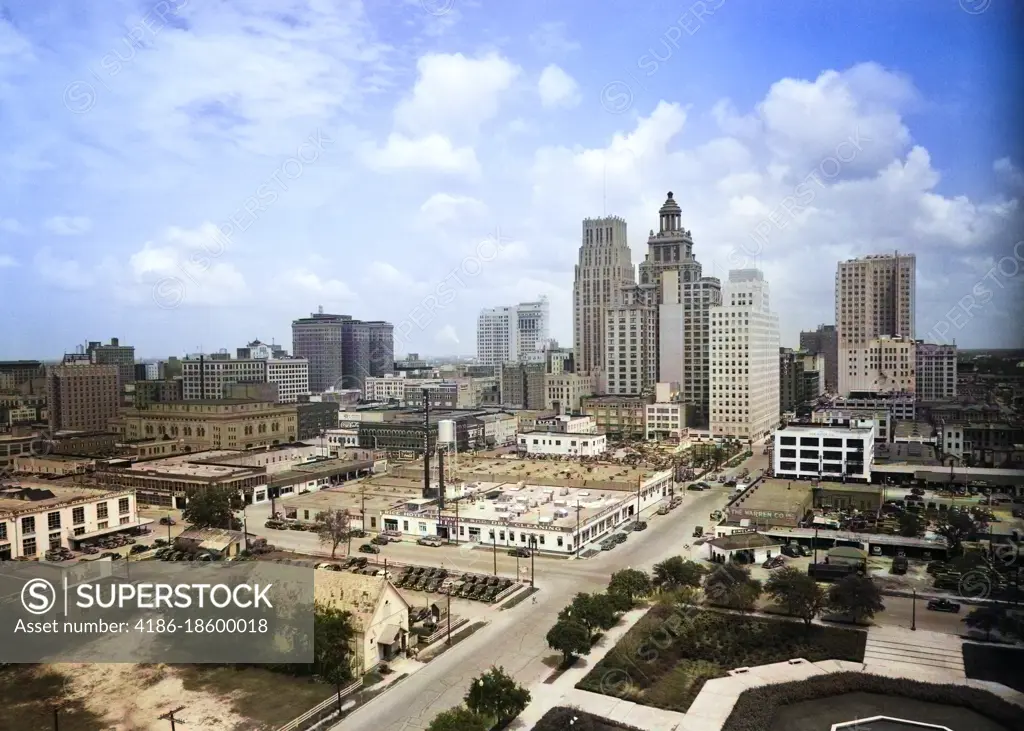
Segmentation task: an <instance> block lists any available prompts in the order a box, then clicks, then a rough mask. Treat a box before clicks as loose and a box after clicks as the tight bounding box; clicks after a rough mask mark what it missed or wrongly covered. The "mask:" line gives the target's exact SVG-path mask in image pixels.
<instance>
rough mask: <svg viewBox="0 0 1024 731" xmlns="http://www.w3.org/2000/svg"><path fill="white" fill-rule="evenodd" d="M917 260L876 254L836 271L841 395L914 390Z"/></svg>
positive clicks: (897, 254)
mask: <svg viewBox="0 0 1024 731" xmlns="http://www.w3.org/2000/svg"><path fill="white" fill-rule="evenodd" d="M916 267H917V258H916V257H915V256H914V255H913V254H903V255H901V254H899V253H895V254H874V255H871V256H866V257H863V258H860V259H850V260H849V261H844V262H840V263H839V266H838V268H837V270H836V330H837V334H838V341H839V345H838V361H839V362H838V370H839V374H838V375H839V393H840V394H841V395H843V396H846V395H849V394H850V393H876V394H877V393H898V392H909V391H913V390H914V382H915V368H916V364H915V353H914V351H915V344H914V299H915V289H916V287H915V271H916Z"/></svg>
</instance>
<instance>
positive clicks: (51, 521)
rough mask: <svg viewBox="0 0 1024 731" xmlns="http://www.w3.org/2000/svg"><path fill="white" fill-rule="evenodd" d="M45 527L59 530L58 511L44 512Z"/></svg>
mask: <svg viewBox="0 0 1024 731" xmlns="http://www.w3.org/2000/svg"><path fill="white" fill-rule="evenodd" d="M46 527H47V528H49V529H50V530H60V511H55V512H53V513H47V514H46Z"/></svg>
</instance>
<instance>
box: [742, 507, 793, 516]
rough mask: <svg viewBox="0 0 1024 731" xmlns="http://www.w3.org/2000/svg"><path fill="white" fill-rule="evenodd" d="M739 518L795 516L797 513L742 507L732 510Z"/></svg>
mask: <svg viewBox="0 0 1024 731" xmlns="http://www.w3.org/2000/svg"><path fill="white" fill-rule="evenodd" d="M729 512H730V513H733V514H735V515H736V517H738V518H779V519H781V518H793V517H795V513H787V512H786V511H784V510H746V509H744V508H740V509H739V510H730V511H729Z"/></svg>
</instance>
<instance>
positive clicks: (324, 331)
mask: <svg viewBox="0 0 1024 731" xmlns="http://www.w3.org/2000/svg"><path fill="white" fill-rule="evenodd" d="M292 353H293V354H294V356H295V357H296V358H305V359H306V360H308V361H309V390H310V391H311V392H313V393H321V392H323V391H326V390H328V389H331V388H334V389H343V388H355V389H360V390H362V388H363V385H364V384H365V381H366V377H367V376H383V375H385V374H387V373H390V372H392V371H393V370H394V364H395V336H394V326H393V325H392V324H391V323H389V322H382V321H379V320H373V321H363V320H354V319H353V318H352V317H351V316H349V315H331V314H325V313H324V311H323V308H322V307H321V308H320V309H319V311H318V312H315V313H313V314H311V315H310V316H309V317H303V318H300V319H298V320H294V321H292Z"/></svg>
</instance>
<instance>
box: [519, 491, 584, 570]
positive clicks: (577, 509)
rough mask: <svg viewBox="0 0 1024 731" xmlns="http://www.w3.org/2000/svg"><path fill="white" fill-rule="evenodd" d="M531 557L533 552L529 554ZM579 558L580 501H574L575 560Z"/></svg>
mask: <svg viewBox="0 0 1024 731" xmlns="http://www.w3.org/2000/svg"><path fill="white" fill-rule="evenodd" d="M530 556H531V557H532V556H533V551H531V552H530ZM579 557H580V501H579V498H577V499H576V558H579Z"/></svg>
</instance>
